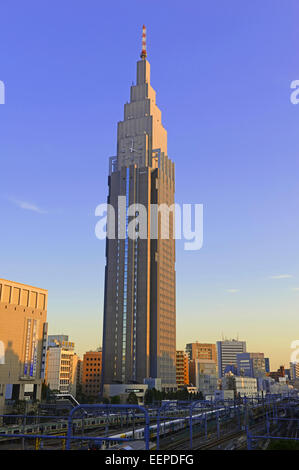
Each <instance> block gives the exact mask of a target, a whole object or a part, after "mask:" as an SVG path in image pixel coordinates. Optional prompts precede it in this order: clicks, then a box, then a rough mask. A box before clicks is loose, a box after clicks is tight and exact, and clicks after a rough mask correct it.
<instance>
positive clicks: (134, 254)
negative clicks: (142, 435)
mask: <svg viewBox="0 0 299 470" xmlns="http://www.w3.org/2000/svg"><path fill="white" fill-rule="evenodd" d="M145 35H146V31H145V28H143V41H142V52H141V60H139V61H138V62H137V83H136V85H132V86H131V96H130V102H129V103H126V104H125V106H124V120H123V121H121V122H119V123H118V130H117V155H116V156H115V157H111V158H110V168H109V178H108V185H109V195H108V203H109V204H110V205H111V206H113V208H114V210H115V234H116V236H115V239H112V238H109V237H107V242H106V268H105V300H104V328H103V381H102V383H103V385H104V384H111V383H113V382H118V383H130V382H131V383H132V382H133V383H134V382H135V383H143V380H144V379H145V378H148V377H152V378H161V381H162V387H163V388H164V389H166V390H167V389H173V388H175V387H176V364H175V363H176V296H175V240H174V217H173V213H172V212H170V214H169V237H168V238H166V237H164V236H163V237H162V236H161V229H162V228H163V229H164V221H165V219H164V220H163V218H162V217H161V213H160V212H159V214H158V213H157V212H156V210H155V208H154V205H160V204H165V205H166V206H168V207H169V206H171V205H172V204H173V203H174V191H175V178H174V163H173V162H172V161H171V160H170V159H169V158H168V156H167V132H166V130H165V129H164V127H163V125H162V119H161V111H160V110H159V108H158V107H157V105H156V93H155V91H154V89H153V88H152V87H151V84H150V64H149V62H148V61H147V59H146V56H147V53H146V38H145ZM121 196H122V200H123V201H124V205H125V208H124V210H125V224H124V225H125V233H124V234H123V233H121V230H120V229H119V226H118V225H119V220H120V219H121V217H122V210H121V209H120V207H119V205H118V204H119V197H121ZM132 204H140V205H142V207H140V208H139V207H138V206H135V208H136V210H134V213H133V216H132V212H129V210H128V209H129V206H131V205H132ZM137 207H138V210H137ZM143 208H145V209H146V229H147V234H146V236H145V237H144V236H143V237H142V235H141V233H140V232H139V229H140V227H139V225H138V220H139V215H140V213H141V212H142V215H143V210H142V209H143ZM132 219H133V220H134V219H135V222H136V227H135V231H136V234H135V239H133V237H131V236H128V227H129V225H130V222H131V221H132ZM110 222H111V215H110V214H109V213H108V225H109V223H110ZM140 230H141V229H140ZM155 232H156V236H155V235H153V234H154V233H155Z"/></svg>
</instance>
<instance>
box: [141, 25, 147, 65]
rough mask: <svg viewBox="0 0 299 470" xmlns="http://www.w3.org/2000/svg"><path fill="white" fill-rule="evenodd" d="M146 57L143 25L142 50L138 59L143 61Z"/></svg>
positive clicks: (143, 28) (143, 27)
mask: <svg viewBox="0 0 299 470" xmlns="http://www.w3.org/2000/svg"><path fill="white" fill-rule="evenodd" d="M146 56H147V52H146V27H145V26H144V25H143V26H142V50H141V54H140V57H141V59H142V60H145V59H146Z"/></svg>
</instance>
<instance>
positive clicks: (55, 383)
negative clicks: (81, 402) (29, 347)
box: [46, 347, 79, 396]
mask: <svg viewBox="0 0 299 470" xmlns="http://www.w3.org/2000/svg"><path fill="white" fill-rule="evenodd" d="M78 359H79V358H78V356H77V354H75V353H74V351H70V350H67V349H63V348H62V347H53V348H49V349H48V351H47V370H46V383H47V384H48V385H49V387H50V389H51V390H57V391H59V393H71V394H72V395H74V396H75V395H76V386H77V374H76V369H77V363H78Z"/></svg>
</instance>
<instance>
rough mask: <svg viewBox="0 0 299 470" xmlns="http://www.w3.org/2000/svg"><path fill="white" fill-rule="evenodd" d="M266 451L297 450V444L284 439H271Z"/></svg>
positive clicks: (298, 446) (298, 445)
mask: <svg viewBox="0 0 299 470" xmlns="http://www.w3.org/2000/svg"><path fill="white" fill-rule="evenodd" d="M267 450H299V442H298V441H292V440H285V439H271V441H270V444H269V445H268V447H267Z"/></svg>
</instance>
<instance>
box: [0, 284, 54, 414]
mask: <svg viewBox="0 0 299 470" xmlns="http://www.w3.org/2000/svg"><path fill="white" fill-rule="evenodd" d="M47 301H48V291H47V290H45V289H40V288H38V287H32V286H29V285H26V284H20V283H17V282H12V281H7V280H5V279H0V414H3V413H4V412H5V411H6V410H7V408H8V406H9V404H12V403H13V402H14V401H16V400H25V399H27V400H30V399H37V400H40V398H41V385H42V381H43V379H44V373H45V354H46V338H47V323H46V319H47Z"/></svg>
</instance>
